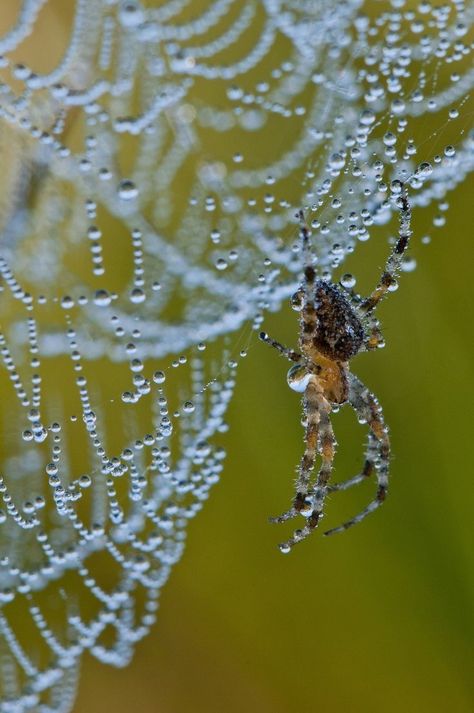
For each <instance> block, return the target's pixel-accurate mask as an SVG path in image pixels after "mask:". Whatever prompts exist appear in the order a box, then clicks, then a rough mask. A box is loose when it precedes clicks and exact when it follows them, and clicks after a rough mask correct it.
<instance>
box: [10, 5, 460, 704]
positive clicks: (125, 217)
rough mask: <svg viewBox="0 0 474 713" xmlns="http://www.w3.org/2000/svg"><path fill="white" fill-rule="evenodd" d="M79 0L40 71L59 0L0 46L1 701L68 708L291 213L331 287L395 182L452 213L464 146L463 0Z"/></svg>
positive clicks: (197, 492) (112, 642)
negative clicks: (306, 225)
mask: <svg viewBox="0 0 474 713" xmlns="http://www.w3.org/2000/svg"><path fill="white" fill-rule="evenodd" d="M71 5H73V7H74V13H73V15H72V17H71V18H65V19H64V18H63V22H64V23H66V24H67V23H69V24H68V27H67V31H65V34H68V40H67V44H66V48H65V50H64V53H63V55H62V57H61V58H60V59H58V61H57V62H56V63H55V65H54V66H53V67H51V68H50V69H49V70H48V71H47V72H46V73H41V72H40V71H39V70H38V69H36V67H35V62H34V58H33V60H32V61H31V66H30V64H28V63H26V61H25V60H23V59H22V53H23V52H25V53H27V52H28V50H27V45H28V40H31V39H34V38H35V37H39V39H40V41H43V42H44V37H46V36H45V35H44V34H43V33H45V29H44V22H45V20H44V18H45V14H44V13H47V12H50V13H53V14H54V13H55V12H56V11H59V9H60V8H61V5H60V4H59V2H58V0H56V2H55V1H54V0H50V1H49V2H48V0H25V2H23V3H22V4H21V5H20V4H19V7H18V12H17V15H16V17H15V19H14V21H13V22H12V24H11V25H10V26H9V28H8V30H7V31H6V33H5V34H4V35H3V37H2V38H1V39H0V54H1V57H0V80H1V84H0V89H1V93H0V122H1V123H0V126H1V133H0V150H1V154H2V157H3V165H4V175H3V190H2V193H1V195H0V229H1V242H0V277H1V279H0V356H1V363H2V369H1V372H0V387H1V393H2V407H3V408H2V448H1V468H0V475H1V478H0V492H1V496H2V499H3V507H2V510H1V512H0V607H1V608H0V700H1V703H0V712H1V713H11V712H15V713H16V712H17V711H18V712H20V711H27V710H38V711H42V712H43V713H46V712H47V711H68V710H70V709H71V707H72V705H73V702H74V698H75V693H76V687H77V683H78V678H79V666H80V661H81V657H82V654H83V652H84V651H89V652H90V653H91V654H92V655H94V656H95V657H97V658H98V659H100V660H101V661H104V662H106V663H109V664H112V665H115V666H124V665H126V664H127V663H128V662H129V661H130V658H131V657H132V655H133V650H134V646H135V644H136V642H137V641H138V640H140V639H141V638H142V637H143V636H145V635H146V634H147V633H148V632H149V630H150V628H151V626H152V625H153V623H154V621H155V618H156V610H157V608H158V600H159V594H160V591H161V588H162V586H163V584H164V583H165V581H166V580H167V578H168V575H169V573H170V570H171V568H172V566H173V564H174V563H175V562H176V561H177V560H178V559H179V557H180V556H181V553H182V551H183V546H184V540H185V533H186V525H187V522H188V520H189V519H190V518H192V517H194V515H195V514H196V513H197V512H198V511H199V510H200V509H201V507H202V504H203V502H204V501H205V500H206V499H207V497H208V495H209V491H210V489H211V487H212V485H213V484H214V483H216V482H217V481H218V480H219V477H220V473H221V471H222V467H223V459H224V450H223V448H222V445H221V442H222V441H223V437H222V435H221V434H222V433H223V432H225V430H226V423H225V414H226V410H227V406H228V404H229V402H230V399H231V397H232V393H233V389H234V385H235V377H236V369H237V366H238V362H239V359H240V358H242V357H243V356H244V355H245V351H242V352H241V353H240V355H239V354H238V349H239V347H236V344H237V342H236V338H235V337H233V338H232V337H231V338H230V340H229V336H228V335H231V334H232V333H233V332H236V333H238V332H239V331H241V330H242V328H243V327H244V326H245V325H248V324H250V327H251V328H254V329H258V328H259V327H260V324H261V322H262V320H263V317H264V314H265V312H266V311H268V310H271V311H275V310H277V309H278V308H279V307H280V305H281V304H282V301H283V300H285V299H286V298H287V297H288V296H289V295H290V294H291V292H292V291H293V290H294V288H295V285H296V284H297V282H298V274H299V270H300V267H301V257H300V254H299V252H298V247H297V245H295V243H296V236H297V221H296V219H295V212H296V211H297V210H298V209H300V208H301V207H303V208H304V209H305V210H306V211H307V213H308V215H309V219H310V224H311V230H312V242H313V245H314V252H315V254H316V256H317V269H318V270H319V273H320V274H321V275H323V276H326V277H327V278H328V279H329V278H331V279H334V274H335V272H337V270H338V269H339V267H340V266H341V265H342V263H343V261H344V258H345V256H346V255H347V254H349V253H351V252H353V251H354V249H355V248H356V246H357V244H358V242H360V241H365V240H367V239H368V238H369V237H370V236H371V235H372V234H373V235H375V236H377V235H379V234H380V235H382V234H383V235H387V232H386V229H385V228H384V227H383V226H384V225H385V224H386V223H388V222H389V221H390V220H391V216H392V214H393V213H394V212H395V211H396V205H395V201H394V199H393V195H392V190H391V182H392V181H393V180H395V179H396V180H397V181H399V180H402V181H404V182H406V183H407V185H408V186H409V192H410V200H411V204H412V206H413V208H414V214H415V215H416V214H417V213H419V211H420V210H421V209H422V208H423V207H425V206H428V205H431V204H433V203H435V204H436V205H437V206H438V208H439V213H438V215H437V216H436V217H435V220H434V227H441V226H442V225H443V223H444V221H445V213H446V210H447V208H448V202H447V196H448V194H449V192H450V191H452V190H455V189H456V187H457V185H459V184H460V183H461V182H462V181H463V180H464V179H465V178H466V177H467V176H468V175H469V174H470V172H471V171H472V169H473V161H474V140H473V137H472V134H469V132H468V131H467V128H468V123H469V117H470V111H469V104H468V96H469V92H470V90H471V88H472V84H473V80H474V72H473V71H472V69H470V64H469V60H470V57H471V54H472V18H473V15H474V7H473V5H472V4H466V3H463V2H453V3H451V4H449V5H446V6H444V7H437V8H436V7H432V6H431V5H430V4H429V3H426V2H421V3H419V4H418V5H417V7H416V8H413V6H412V4H411V3H407V4H405V3H404V2H402V1H401V0H393V2H391V3H382V2H381V3H377V11H378V14H377V15H376V16H373V6H372V10H371V4H370V3H369V4H368V5H367V8H364V5H363V4H362V3H361V2H358V1H355V0H349V1H348V2H346V3H341V2H340V1H339V0H338V1H337V2H336V1H334V2H328V1H326V2H324V3H323V2H321V3H316V2H314V1H313V0H299V1H298V0H287V1H286V2H283V1H282V0H265V1H264V2H256V1H252V0H245V1H244V2H241V1H240V0H215V2H198V3H195V2H194V1H193V3H190V2H188V1H187V0H170V1H169V2H163V3H156V7H151V6H150V5H151V3H148V7H147V8H146V7H145V6H144V5H140V4H139V3H137V2H135V1H134V0H128V1H127V2H122V3H119V2H117V1H116V0H107V1H104V0H100V1H98V0H76V2H75V3H74V4H71ZM191 5H192V7H191ZM364 11H365V12H367V13H368V14H364ZM371 12H372V15H371V14H370V13H371ZM48 17H49V16H48ZM42 22H43V25H42V24H41V23H42ZM46 41H47V37H46ZM427 114H429V115H430V125H434V126H437V127H438V129H437V130H436V131H435V132H434V133H433V134H432V135H428V136H426V133H425V128H424V127H425V123H424V122H425V117H426V115H427ZM441 138H442V139H443V141H444V140H445V139H446V140H445V141H444V146H443V145H441V144H440V139H441ZM448 140H450V141H451V143H448ZM435 145H436V146H437V151H438V152H439V153H438V154H437V153H435V151H434V150H433V148H434V147H435ZM256 149H258V150H256ZM430 152H431V153H430ZM384 230H385V232H384ZM424 240H425V241H426V242H427V240H428V238H427V236H425V238H424ZM412 266H413V262H412V261H408V262H407V263H406V265H405V268H406V269H407V270H409V269H411V268H412ZM229 350H230V351H229ZM236 350H237V352H236Z"/></svg>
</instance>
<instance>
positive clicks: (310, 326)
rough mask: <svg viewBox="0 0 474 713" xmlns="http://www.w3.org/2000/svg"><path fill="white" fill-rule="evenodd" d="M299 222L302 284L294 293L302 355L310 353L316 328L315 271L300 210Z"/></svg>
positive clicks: (307, 234) (307, 232)
mask: <svg viewBox="0 0 474 713" xmlns="http://www.w3.org/2000/svg"><path fill="white" fill-rule="evenodd" d="M298 217H299V221H300V237H301V245H302V252H303V284H302V285H301V287H300V289H299V290H298V291H297V292H296V293H295V295H294V297H295V298H297V300H296V301H298V302H300V303H301V307H302V309H301V318H300V339H299V343H300V347H301V349H302V351H303V352H304V353H310V350H311V346H312V339H313V335H314V333H315V331H316V327H317V319H316V307H315V304H314V292H315V290H314V285H315V282H316V270H315V269H314V255H313V251H312V249H311V243H310V240H309V237H310V231H309V228H308V226H307V224H306V222H305V219H304V213H303V211H302V210H300V211H299V213H298Z"/></svg>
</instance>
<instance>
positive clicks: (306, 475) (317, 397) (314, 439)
mask: <svg viewBox="0 0 474 713" xmlns="http://www.w3.org/2000/svg"><path fill="white" fill-rule="evenodd" d="M322 398H323V397H322V393H321V387H320V386H319V384H318V380H317V379H316V378H315V377H314V376H313V377H311V378H310V380H309V382H308V385H307V387H306V389H305V393H304V397H303V416H304V419H305V421H306V430H305V436H304V441H305V451H304V454H303V457H302V459H301V462H300V465H299V468H298V478H297V481H296V495H295V499H294V501H293V506H292V507H291V508H290V509H289V510H287V511H286V512H284V513H283V514H282V515H279V516H278V517H272V518H270V522H285V520H289V519H290V518H292V517H295V516H296V515H298V514H299V513H300V512H302V511H308V514H309V513H311V508H310V507H308V503H307V502H306V497H307V495H308V490H309V482H310V478H311V473H312V471H313V468H314V463H315V460H316V454H317V449H318V437H319V424H320V421H321V412H320V404H321V400H322Z"/></svg>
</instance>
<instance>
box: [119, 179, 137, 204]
mask: <svg viewBox="0 0 474 713" xmlns="http://www.w3.org/2000/svg"><path fill="white" fill-rule="evenodd" d="M118 194H119V198H121V199H122V200H123V201H130V200H132V199H133V198H136V197H137V196H138V188H137V187H136V185H135V184H134V183H133V181H129V180H128V179H125V180H123V181H121V182H120V184H119V188H118Z"/></svg>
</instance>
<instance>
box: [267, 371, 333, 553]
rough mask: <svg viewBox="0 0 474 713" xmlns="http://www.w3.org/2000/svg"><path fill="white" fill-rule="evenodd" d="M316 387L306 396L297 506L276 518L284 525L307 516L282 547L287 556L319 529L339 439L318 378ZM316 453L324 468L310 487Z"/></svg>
mask: <svg viewBox="0 0 474 713" xmlns="http://www.w3.org/2000/svg"><path fill="white" fill-rule="evenodd" d="M314 386H315V387H316V388H314V389H312V388H311V384H308V387H307V389H306V394H305V414H306V418H307V428H306V434H305V443H306V448H305V453H304V455H303V458H302V460H301V464H300V468H299V477H298V481H297V484H296V497H295V501H294V505H293V507H292V508H291V510H289V511H288V512H287V513H284V515H282V516H281V517H279V518H274V519H273V522H284V521H285V520H287V519H289V518H291V517H295V516H296V515H298V514H301V515H305V516H306V517H307V524H306V525H305V527H303V528H302V529H298V530H296V531H295V532H294V534H293V537H292V538H290V539H289V540H287V541H286V542H284V543H282V544H281V545H280V550H281V551H282V552H285V553H286V552H289V551H290V550H291V548H292V547H293V545H295V544H296V543H297V542H301V540H304V539H305V538H306V537H308V535H309V534H311V532H312V531H313V530H314V529H315V528H316V527H317V526H318V523H319V520H320V519H321V516H322V511H323V505H324V499H325V496H326V492H327V483H328V481H329V478H330V476H331V472H332V464H333V460H334V454H335V449H336V440H335V438H334V432H333V430H332V426H331V421H330V419H329V414H330V412H331V406H330V404H329V402H328V401H327V400H326V399H325V398H324V396H323V394H322V392H321V389H320V387H319V385H318V383H317V380H316V379H314ZM318 441H319V442H318ZM317 451H319V453H320V455H321V468H320V470H319V474H318V478H317V480H316V484H315V485H314V486H313V487H311V488H310V477H311V472H312V470H313V468H314V462H315V459H316V452H317Z"/></svg>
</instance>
